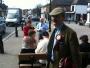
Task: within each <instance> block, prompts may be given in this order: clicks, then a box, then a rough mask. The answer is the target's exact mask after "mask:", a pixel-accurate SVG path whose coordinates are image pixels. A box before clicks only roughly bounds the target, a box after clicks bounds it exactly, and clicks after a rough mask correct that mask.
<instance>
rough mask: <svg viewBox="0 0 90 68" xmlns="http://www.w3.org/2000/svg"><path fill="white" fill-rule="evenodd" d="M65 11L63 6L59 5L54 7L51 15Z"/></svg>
mask: <svg viewBox="0 0 90 68" xmlns="http://www.w3.org/2000/svg"><path fill="white" fill-rule="evenodd" d="M64 12H65V11H64V9H63V8H61V7H57V8H55V9H53V10H52V11H51V12H50V15H51V16H54V15H58V14H60V13H64Z"/></svg>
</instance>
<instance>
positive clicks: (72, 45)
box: [47, 7, 81, 68]
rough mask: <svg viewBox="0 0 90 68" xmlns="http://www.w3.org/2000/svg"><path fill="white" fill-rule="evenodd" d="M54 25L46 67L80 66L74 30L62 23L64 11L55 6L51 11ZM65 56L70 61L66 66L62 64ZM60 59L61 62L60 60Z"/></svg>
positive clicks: (76, 67)
mask: <svg viewBox="0 0 90 68" xmlns="http://www.w3.org/2000/svg"><path fill="white" fill-rule="evenodd" d="M50 15H51V20H52V23H53V24H54V26H55V29H54V30H53V32H52V34H51V37H50V40H49V43H48V51H47V56H48V63H47V68H81V57H80V51H79V43H78V39H77V35H76V32H75V31H74V30H72V29H71V28H69V27H68V26H66V25H65V24H64V18H65V11H64V9H63V8H62V7H56V8H54V9H53V10H52V11H51V12H50ZM65 58H67V59H69V61H70V62H71V63H70V64H68V65H67V67H63V66H64V65H63V64H62V62H63V60H62V59H64V61H65ZM61 61H62V62H61Z"/></svg>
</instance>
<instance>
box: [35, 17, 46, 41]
mask: <svg viewBox="0 0 90 68" xmlns="http://www.w3.org/2000/svg"><path fill="white" fill-rule="evenodd" d="M36 30H37V31H38V32H39V39H42V33H43V32H44V31H47V30H48V25H47V23H45V19H44V18H40V23H38V24H37V28H36Z"/></svg>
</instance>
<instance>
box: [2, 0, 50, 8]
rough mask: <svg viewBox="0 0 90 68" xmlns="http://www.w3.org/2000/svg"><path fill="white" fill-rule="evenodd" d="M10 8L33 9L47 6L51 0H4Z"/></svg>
mask: <svg viewBox="0 0 90 68" xmlns="http://www.w3.org/2000/svg"><path fill="white" fill-rule="evenodd" d="M3 1H4V3H5V4H6V5H7V6H8V7H11V8H13V7H15V8H22V9H32V8H34V7H36V5H38V4H42V5H44V4H46V3H48V2H49V0H3Z"/></svg>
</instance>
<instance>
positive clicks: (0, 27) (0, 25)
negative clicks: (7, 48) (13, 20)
mask: <svg viewBox="0 0 90 68" xmlns="http://www.w3.org/2000/svg"><path fill="white" fill-rule="evenodd" d="M5 32H6V23H5V18H4V17H0V34H2V33H5Z"/></svg>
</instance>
